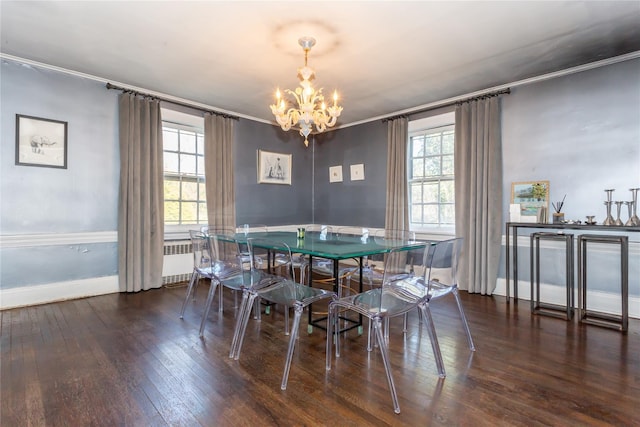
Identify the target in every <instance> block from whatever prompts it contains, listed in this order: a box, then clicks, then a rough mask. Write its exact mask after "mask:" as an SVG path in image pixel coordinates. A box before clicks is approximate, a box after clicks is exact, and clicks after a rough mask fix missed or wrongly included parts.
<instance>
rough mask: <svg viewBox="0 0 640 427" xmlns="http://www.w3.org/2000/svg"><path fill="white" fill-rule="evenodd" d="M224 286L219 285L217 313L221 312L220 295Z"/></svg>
mask: <svg viewBox="0 0 640 427" xmlns="http://www.w3.org/2000/svg"><path fill="white" fill-rule="evenodd" d="M223 288H224V286H220V291H219V292H218V313H222V297H223V295H222V294H223V292H222V289H223Z"/></svg>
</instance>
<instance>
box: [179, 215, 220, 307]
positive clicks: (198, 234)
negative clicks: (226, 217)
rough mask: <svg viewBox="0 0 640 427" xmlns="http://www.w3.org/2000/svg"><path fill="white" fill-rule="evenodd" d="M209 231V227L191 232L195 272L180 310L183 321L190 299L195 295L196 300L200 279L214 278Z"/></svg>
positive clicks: (192, 274)
mask: <svg viewBox="0 0 640 427" xmlns="http://www.w3.org/2000/svg"><path fill="white" fill-rule="evenodd" d="M203 228H204V227H203ZM208 231H209V230H208V227H207V229H206V230H205V231H203V230H202V229H201V230H200V231H197V230H189V238H190V239H191V247H192V253H193V272H192V273H191V280H189V285H188V286H187V294H186V295H185V298H184V302H183V303H182V309H181V310H180V318H181V319H182V318H183V317H184V312H185V309H186V307H187V303H188V302H189V297H191V296H192V295H193V299H194V300H195V294H196V290H197V287H198V282H199V281H200V279H201V278H205V279H209V280H211V278H212V277H213V271H212V269H211V254H210V251H209V239H208Z"/></svg>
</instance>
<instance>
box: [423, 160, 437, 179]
mask: <svg viewBox="0 0 640 427" xmlns="http://www.w3.org/2000/svg"><path fill="white" fill-rule="evenodd" d="M424 170H425V176H439V175H440V173H441V172H440V157H427V158H426V159H424Z"/></svg>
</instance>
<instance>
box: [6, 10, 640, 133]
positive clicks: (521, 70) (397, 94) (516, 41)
mask: <svg viewBox="0 0 640 427" xmlns="http://www.w3.org/2000/svg"><path fill="white" fill-rule="evenodd" d="M0 14H1V30H0V31H1V32H0V41H1V48H0V52H1V53H2V54H4V56H5V57H9V58H11V57H19V58H24V59H27V60H30V61H35V62H40V63H44V64H49V65H53V66H56V67H61V68H64V69H69V70H73V71H77V72H81V73H86V74H89V75H92V76H97V77H99V78H102V79H107V80H110V81H113V82H114V83H116V84H118V83H121V84H125V85H129V86H133V87H137V88H143V89H146V90H147V91H153V92H158V93H162V94H167V95H170V96H173V97H178V98H183V99H186V100H191V101H196V102H198V103H202V104H206V105H209V106H212V107H215V108H217V109H219V110H223V111H227V112H232V113H237V114H239V115H242V116H249V117H255V118H258V119H262V120H266V121H270V122H271V121H273V120H272V115H271V113H270V110H269V104H271V103H272V102H273V96H274V92H275V88H276V87H277V86H280V88H290V89H293V88H294V87H295V86H296V85H297V83H298V80H297V77H296V69H297V68H298V67H300V66H301V65H302V63H303V53H302V50H301V48H300V47H299V46H298V44H297V39H298V38H299V37H301V36H305V35H307V36H313V37H315V38H316V39H317V45H316V46H315V47H314V48H313V49H312V51H311V53H310V56H309V65H310V66H311V67H313V68H315V70H316V85H317V86H321V87H324V88H325V92H327V93H332V92H333V89H338V91H339V93H340V96H341V103H342V105H343V106H344V111H343V115H342V117H341V120H340V121H339V124H342V125H345V124H350V123H354V122H359V121H364V120H367V119H370V118H373V117H379V116H384V115H390V114H392V113H395V112H398V111H403V110H406V109H410V108H413V107H416V106H421V105H425V104H429V103H432V102H435V101H439V100H443V99H447V98H451V97H455V96H459V95H463V94H468V93H472V92H475V91H478V90H483V89H487V88H491V87H495V86H499V85H502V84H506V83H511V82H514V81H518V80H522V79H525V78H529V77H534V76H538V75H542V74H545V73H548V72H552V71H557V70H561V69H566V68H569V67H573V66H577V65H582V64H585V63H590V62H593V61H597V60H601V59H605V58H610V57H613V56H618V55H621V54H625V53H629V52H637V51H640V1H602V2H600V1H565V2H559V1H553V2H549V1H536V2H483V1H473V2H461V1H457V2H422V1H413V2H400V1H395V2H392V1H386V2H385V1H353V2H352V1H340V2H337V1H336V2H323V1H289V2H282V1H260V2H244V1H199V2H193V1H164V2H154V1H46V2H35V1H5V0H2V1H1V2H0Z"/></svg>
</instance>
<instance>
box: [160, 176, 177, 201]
mask: <svg viewBox="0 0 640 427" xmlns="http://www.w3.org/2000/svg"><path fill="white" fill-rule="evenodd" d="M164 198H165V200H167V199H171V200H179V199H180V182H179V181H173V180H171V181H170V180H167V179H166V178H165V180H164Z"/></svg>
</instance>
